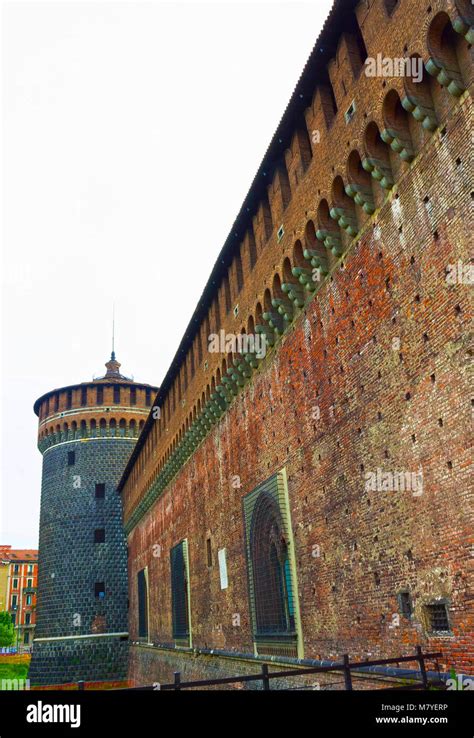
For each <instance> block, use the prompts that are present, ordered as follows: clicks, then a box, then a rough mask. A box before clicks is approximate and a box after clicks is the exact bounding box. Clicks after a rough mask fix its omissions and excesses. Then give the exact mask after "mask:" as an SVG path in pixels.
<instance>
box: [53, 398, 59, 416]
mask: <svg viewBox="0 0 474 738" xmlns="http://www.w3.org/2000/svg"><path fill="white" fill-rule="evenodd" d="M58 410H59V394H58V395H54V412H57V411H58Z"/></svg>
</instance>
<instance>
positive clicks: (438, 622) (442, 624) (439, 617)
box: [426, 602, 451, 633]
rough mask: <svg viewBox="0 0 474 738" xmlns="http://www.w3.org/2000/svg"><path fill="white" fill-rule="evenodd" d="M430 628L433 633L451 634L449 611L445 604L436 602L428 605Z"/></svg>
mask: <svg viewBox="0 0 474 738" xmlns="http://www.w3.org/2000/svg"><path fill="white" fill-rule="evenodd" d="M426 614H427V616H428V627H429V630H430V631H431V632H432V633H449V631H450V630H451V628H450V626H449V618H448V609H447V607H446V603H444V602H434V603H431V604H430V605H426Z"/></svg>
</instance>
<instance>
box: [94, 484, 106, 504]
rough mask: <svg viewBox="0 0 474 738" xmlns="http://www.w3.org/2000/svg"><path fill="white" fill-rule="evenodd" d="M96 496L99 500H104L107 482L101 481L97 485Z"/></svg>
mask: <svg viewBox="0 0 474 738" xmlns="http://www.w3.org/2000/svg"><path fill="white" fill-rule="evenodd" d="M95 496H96V498H97V499H98V500H103V499H104V497H105V484H104V483H103V482H100V483H98V484H96V485H95Z"/></svg>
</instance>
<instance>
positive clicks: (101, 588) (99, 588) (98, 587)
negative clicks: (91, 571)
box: [94, 582, 105, 600]
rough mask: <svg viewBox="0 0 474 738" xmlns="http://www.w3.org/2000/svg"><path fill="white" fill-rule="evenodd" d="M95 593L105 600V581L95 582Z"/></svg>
mask: <svg viewBox="0 0 474 738" xmlns="http://www.w3.org/2000/svg"><path fill="white" fill-rule="evenodd" d="M94 595H95V597H98V598H99V600H103V599H104V597H105V583H104V582H96V583H95V584H94Z"/></svg>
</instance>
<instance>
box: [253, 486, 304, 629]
mask: <svg viewBox="0 0 474 738" xmlns="http://www.w3.org/2000/svg"><path fill="white" fill-rule="evenodd" d="M250 557H251V568H252V584H253V587H252V590H253V605H254V615H255V617H254V628H255V633H254V636H255V638H256V640H257V641H258V640H259V638H260V639H264V640H267V639H269V638H270V639H271V638H272V637H275V638H278V636H279V635H280V634H290V635H295V634H296V631H295V611H294V600H293V592H292V586H291V576H290V562H289V556H288V545H287V540H286V536H285V532H284V526H283V521H282V518H281V513H280V510H279V508H278V504H277V502H276V501H275V499H274V498H273V497H272V496H271V495H270V494H268V493H266V492H262V493H261V494H260V496H259V498H258V500H257V502H256V504H255V507H254V510H253V514H252V520H251V525H250Z"/></svg>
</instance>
